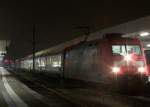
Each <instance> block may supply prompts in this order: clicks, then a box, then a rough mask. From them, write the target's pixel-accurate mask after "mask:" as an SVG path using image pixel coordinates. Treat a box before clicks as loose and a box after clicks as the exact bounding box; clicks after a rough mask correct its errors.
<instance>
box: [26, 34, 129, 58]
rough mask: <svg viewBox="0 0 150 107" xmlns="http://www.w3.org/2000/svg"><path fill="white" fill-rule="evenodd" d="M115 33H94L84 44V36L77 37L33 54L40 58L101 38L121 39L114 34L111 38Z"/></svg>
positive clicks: (118, 35)
mask: <svg viewBox="0 0 150 107" xmlns="http://www.w3.org/2000/svg"><path fill="white" fill-rule="evenodd" d="M114 34H116V33H111V34H108V35H106V36H99V37H98V36H97V34H96V33H94V34H91V35H89V36H88V38H87V40H86V42H84V39H85V37H86V35H84V36H81V37H78V38H75V39H73V40H70V41H68V42H65V43H62V44H59V45H57V46H54V47H51V48H48V49H45V50H41V51H38V52H36V53H35V56H42V55H49V54H59V53H61V52H63V51H64V50H66V49H70V48H74V47H78V46H80V45H81V44H82V45H83V44H84V45H85V44H95V43H97V42H98V41H99V40H100V39H101V38H105V37H106V38H114V37H117V38H122V36H120V34H118V33H117V34H116V36H112V37H111V35H114ZM125 38H129V37H125ZM27 57H29V58H30V57H32V54H31V55H29V56H27Z"/></svg>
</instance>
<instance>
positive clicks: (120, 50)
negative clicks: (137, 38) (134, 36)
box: [112, 45, 141, 55]
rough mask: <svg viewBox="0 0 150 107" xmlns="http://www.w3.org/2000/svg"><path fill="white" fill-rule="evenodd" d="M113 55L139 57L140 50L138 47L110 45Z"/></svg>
mask: <svg viewBox="0 0 150 107" xmlns="http://www.w3.org/2000/svg"><path fill="white" fill-rule="evenodd" d="M112 53H113V55H127V54H132V53H134V54H136V55H141V49H140V46H138V45H112Z"/></svg>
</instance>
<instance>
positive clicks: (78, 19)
mask: <svg viewBox="0 0 150 107" xmlns="http://www.w3.org/2000/svg"><path fill="white" fill-rule="evenodd" d="M146 1H148V0H145V1H144V0H141V2H139V1H138V0H97V1H94V0H74V1H73V0H67V1H66V0H55V1H54V0H47V1H46V0H41V1H38V0H24V1H23V0H18V1H16V2H15V1H13V0H11V1H6V0H5V2H1V3H0V38H1V39H11V41H12V43H11V45H10V47H9V51H8V55H9V56H11V57H13V58H20V57H24V56H26V55H28V54H30V53H31V52H32V44H31V41H32V26H33V24H35V25H36V43H37V45H36V48H37V50H41V49H45V48H48V47H51V46H54V45H57V44H59V43H62V42H64V41H67V40H70V39H73V38H75V37H78V36H81V35H82V34H83V32H82V31H81V30H79V29H77V28H76V27H77V26H90V28H91V32H94V31H96V30H100V29H103V28H107V27H111V26H113V25H117V24H121V23H124V22H127V21H130V20H134V19H137V18H140V17H144V16H147V15H149V14H150V7H149V3H148V2H146Z"/></svg>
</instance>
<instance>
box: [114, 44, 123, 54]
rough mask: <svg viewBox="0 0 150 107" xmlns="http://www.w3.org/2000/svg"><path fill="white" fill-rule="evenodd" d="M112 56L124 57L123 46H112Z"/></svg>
mask: <svg viewBox="0 0 150 107" xmlns="http://www.w3.org/2000/svg"><path fill="white" fill-rule="evenodd" d="M112 53H113V55H125V54H126V49H125V46H124V45H112Z"/></svg>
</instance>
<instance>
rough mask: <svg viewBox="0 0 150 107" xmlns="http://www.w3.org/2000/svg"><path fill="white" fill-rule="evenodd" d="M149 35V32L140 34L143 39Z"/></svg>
mask: <svg viewBox="0 0 150 107" xmlns="http://www.w3.org/2000/svg"><path fill="white" fill-rule="evenodd" d="M148 35H149V32H142V33H140V36H141V37H145V36H148Z"/></svg>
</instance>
